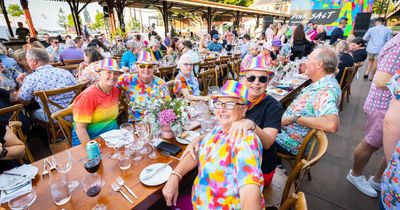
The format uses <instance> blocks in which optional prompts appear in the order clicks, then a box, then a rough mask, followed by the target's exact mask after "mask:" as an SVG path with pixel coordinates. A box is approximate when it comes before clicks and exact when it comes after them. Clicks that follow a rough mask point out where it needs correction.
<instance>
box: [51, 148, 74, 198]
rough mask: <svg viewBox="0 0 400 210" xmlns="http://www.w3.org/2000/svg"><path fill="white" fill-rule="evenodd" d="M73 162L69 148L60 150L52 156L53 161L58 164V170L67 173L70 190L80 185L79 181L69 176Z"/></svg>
mask: <svg viewBox="0 0 400 210" xmlns="http://www.w3.org/2000/svg"><path fill="white" fill-rule="evenodd" d="M72 162H73V158H72V155H71V152H70V151H69V150H66V151H64V152H60V153H58V154H56V155H54V156H53V157H52V163H53V165H55V166H56V169H57V171H58V172H60V173H61V174H64V175H65V178H66V181H67V183H68V189H69V191H70V192H72V191H74V190H75V189H76V188H77V187H78V186H79V182H78V181H69V178H68V172H69V171H70V170H71V168H72Z"/></svg>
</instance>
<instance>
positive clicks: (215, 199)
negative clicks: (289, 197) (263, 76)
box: [162, 80, 264, 209]
mask: <svg viewBox="0 0 400 210" xmlns="http://www.w3.org/2000/svg"><path fill="white" fill-rule="evenodd" d="M214 100H215V102H214V106H215V110H216V116H217V119H218V122H219V124H218V125H216V126H215V127H214V128H213V130H212V131H211V132H210V133H208V134H207V136H206V137H205V138H204V139H202V140H201V142H200V146H199V153H198V156H197V159H196V160H193V159H192V157H190V155H186V156H184V157H183V158H182V159H181V161H180V162H179V164H178V166H176V168H175V170H174V171H173V172H172V173H171V175H170V177H169V179H168V182H167V183H166V185H165V186H164V188H163V190H162V191H163V195H164V197H165V200H166V204H167V206H171V205H174V206H176V204H177V197H178V191H179V181H181V179H182V176H183V175H185V174H186V173H188V172H189V171H190V170H192V169H193V168H195V167H196V166H197V168H198V175H197V178H196V179H195V181H194V184H193V188H192V205H193V209H263V207H264V199H263V196H262V190H263V176H262V171H261V159H262V145H261V142H260V140H259V138H258V137H257V136H256V135H255V133H254V132H253V131H251V130H249V131H248V132H247V133H246V134H247V135H246V137H243V138H242V139H241V141H234V140H233V138H232V137H230V135H229V133H228V131H229V129H230V127H231V125H232V123H234V122H236V121H238V120H240V119H243V118H244V116H245V112H246V109H247V106H246V105H247V104H248V89H247V88H246V87H245V86H244V85H243V84H241V83H239V82H236V81H233V80H228V81H227V82H226V83H225V85H224V87H223V88H222V89H221V91H220V94H218V95H215V96H214ZM177 207H179V208H180V209H189V208H191V207H188V206H186V207H183V206H180V205H179V203H178V206H177Z"/></svg>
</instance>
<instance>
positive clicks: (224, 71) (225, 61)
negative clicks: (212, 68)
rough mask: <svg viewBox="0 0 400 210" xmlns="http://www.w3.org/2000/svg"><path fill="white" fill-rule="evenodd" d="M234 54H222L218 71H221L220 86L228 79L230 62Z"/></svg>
mask: <svg viewBox="0 0 400 210" xmlns="http://www.w3.org/2000/svg"><path fill="white" fill-rule="evenodd" d="M231 58H232V56H221V57H220V59H219V65H218V70H219V71H218V72H219V79H220V81H218V83H219V86H222V85H223V84H224V83H225V81H226V80H227V79H228V75H229V63H230V60H231Z"/></svg>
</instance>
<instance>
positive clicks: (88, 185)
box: [81, 173, 102, 194]
mask: <svg viewBox="0 0 400 210" xmlns="http://www.w3.org/2000/svg"><path fill="white" fill-rule="evenodd" d="M81 184H82V187H83V191H84V192H86V193H87V192H88V191H89V192H90V191H93V189H98V192H100V190H99V189H101V185H102V180H101V178H100V175H99V174H98V173H93V174H87V175H86V176H85V177H84V178H83V179H82V180H81ZM98 192H97V194H98Z"/></svg>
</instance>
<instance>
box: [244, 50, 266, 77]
mask: <svg viewBox="0 0 400 210" xmlns="http://www.w3.org/2000/svg"><path fill="white" fill-rule="evenodd" d="M246 71H265V72H267V74H268V76H269V77H272V76H273V75H274V72H273V71H272V70H271V67H269V66H268V65H267V61H266V60H265V59H264V58H263V57H262V56H261V55H259V56H256V57H254V58H252V59H251V62H250V64H249V65H248V66H247V67H246V68H245V69H243V70H242V71H241V72H240V75H244V72H246Z"/></svg>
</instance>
